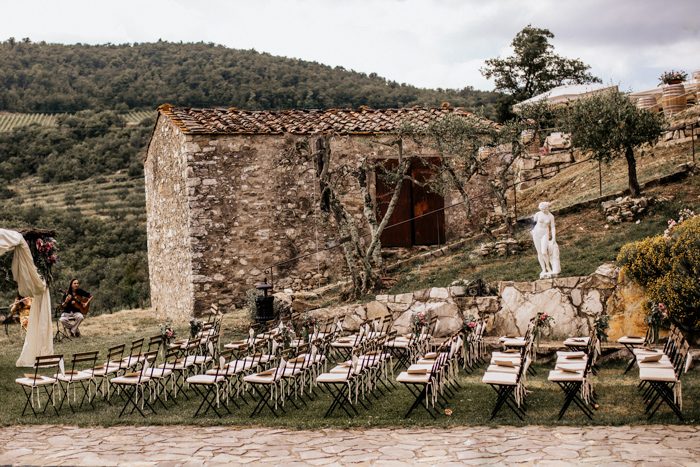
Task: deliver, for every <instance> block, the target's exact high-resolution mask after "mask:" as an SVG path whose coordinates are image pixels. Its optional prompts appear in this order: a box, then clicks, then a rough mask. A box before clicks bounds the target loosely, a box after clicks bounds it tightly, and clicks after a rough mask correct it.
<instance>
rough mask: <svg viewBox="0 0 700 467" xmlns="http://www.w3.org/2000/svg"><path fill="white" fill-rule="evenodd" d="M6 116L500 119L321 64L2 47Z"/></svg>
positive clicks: (225, 53)
mask: <svg viewBox="0 0 700 467" xmlns="http://www.w3.org/2000/svg"><path fill="white" fill-rule="evenodd" d="M0 83H1V88H0V111H9V112H46V113H61V112H77V111H80V110H85V109H93V110H100V109H113V110H119V111H126V110H128V109H155V108H156V107H157V106H158V105H160V104H162V103H164V102H168V103H171V104H174V105H180V106H189V107H212V106H226V107H239V108H245V109H287V108H331V107H358V106H360V105H367V106H370V107H375V108H387V107H403V106H412V105H429V106H436V105H440V104H441V103H442V102H445V101H447V102H450V104H452V105H454V106H462V107H466V108H468V109H470V110H472V111H475V112H478V111H482V112H483V113H484V114H485V115H487V116H493V115H494V103H495V101H496V98H497V97H498V94H496V93H493V92H485V91H476V90H474V89H472V88H471V87H466V88H464V89H462V90H442V89H437V90H433V89H420V88H417V87H415V86H410V85H407V84H399V83H397V82H394V81H389V80H386V79H384V78H382V77H380V76H377V74H376V73H371V74H369V75H368V74H365V73H357V72H354V71H349V70H346V69H344V68H342V67H335V68H334V67H330V66H326V65H322V64H319V63H316V62H309V61H304V60H297V59H290V58H284V57H277V56H273V55H270V54H267V53H259V52H256V51H255V50H237V49H230V48H227V47H224V46H220V45H215V44H211V43H209V44H205V43H201V42H200V43H195V44H182V43H171V42H163V41H159V42H157V43H145V44H123V45H112V44H106V45H84V44H75V45H61V44H47V43H45V42H39V43H33V42H31V41H29V40H28V39H24V40H22V41H16V40H14V39H9V40H6V41H4V42H2V43H0Z"/></svg>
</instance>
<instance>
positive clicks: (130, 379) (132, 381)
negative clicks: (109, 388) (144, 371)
mask: <svg viewBox="0 0 700 467" xmlns="http://www.w3.org/2000/svg"><path fill="white" fill-rule="evenodd" d="M149 379H151V378H149V377H148V376H142V377H141V381H140V382H141V384H143V383H145V382H147V381H148V380H149ZM109 382H110V383H112V384H127V385H130V386H133V385H137V384H139V377H138V376H117V377H116V378H112V379H110V380H109Z"/></svg>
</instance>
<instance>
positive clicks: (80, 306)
mask: <svg viewBox="0 0 700 467" xmlns="http://www.w3.org/2000/svg"><path fill="white" fill-rule="evenodd" d="M61 292H63V294H64V295H69V294H68V292H65V291H63V290H61ZM70 296H71V298H70V300H69V299H68V298H66V301H64V302H63V303H62V304H61V307H62V308H65V307H66V305H67V304H68V303H69V302H73V307H74V308H75V309H76V310H78V311H79V312H80V313H82V314H83V316H87V314H88V312H89V311H90V302H91V301H92V299H93V298H94V296H92V297H90V298H85V297H81V296H80V295H73V294H70Z"/></svg>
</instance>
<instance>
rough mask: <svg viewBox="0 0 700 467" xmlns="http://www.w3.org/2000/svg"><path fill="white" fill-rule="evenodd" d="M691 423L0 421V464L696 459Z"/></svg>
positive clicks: (699, 450)
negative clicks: (340, 425) (319, 425)
mask: <svg viewBox="0 0 700 467" xmlns="http://www.w3.org/2000/svg"><path fill="white" fill-rule="evenodd" d="M699 432H700V427H698V426H686V425H670V426H662V425H647V426H635V427H629V426H620V427H541V426H528V427H499V428H491V427H458V428H453V429H450V430H444V429H430V428H411V429H407V428H401V429H389V428H377V429H367V430H337V429H328V430H317V431H293V430H288V429H274V428H242V429H241V428H237V427H193V426H166V427H156V426H150V427H149V426H146V427H111V428H77V427H64V426H55V425H35V426H27V425H23V426H11V427H3V428H0V436H2V440H3V443H2V447H0V464H22V465H32V464H34V465H38V464H42V465H46V464H50V465H118V464H121V465H125V464H128V465H202V464H228V465H231V464H233V465H237V464H251V463H252V464H259V463H268V464H280V465H285V466H288V465H344V464H359V465H363V464H364V465H367V464H379V465H397V466H398V465H405V464H406V463H411V464H418V463H420V464H428V465H440V466H444V465H464V464H474V465H476V464H478V465H482V464H496V465H502V464H515V463H523V464H538V465H567V464H580V463H590V464H595V465H599V464H604V465H639V464H646V463H659V462H660V463H661V464H662V465H700V461H699V459H700V433H699Z"/></svg>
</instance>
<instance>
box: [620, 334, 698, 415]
mask: <svg viewBox="0 0 700 467" xmlns="http://www.w3.org/2000/svg"><path fill="white" fill-rule="evenodd" d="M689 351H690V344H689V343H688V340H687V339H686V338H685V336H684V335H683V333H682V332H681V330H680V329H679V328H678V327H676V326H675V325H673V324H672V325H671V329H670V332H669V336H668V339H667V340H666V343H665V344H664V346H663V348H662V349H653V348H651V347H648V346H647V347H642V348H635V349H633V354H634V361H635V362H636V364H637V365H638V367H639V389H640V391H641V392H642V395H643V397H644V401H645V405H646V408H645V412H646V413H647V414H648V418H649V419H651V418H652V417H653V416H654V414H655V413H656V412H657V411H658V410H659V408H660V407H661V406H662V405H663V404H664V403H665V404H666V405H668V406H669V408H670V409H671V410H672V411H673V413H674V414H676V416H677V417H678V418H679V419H680V420H683V394H682V390H681V387H682V383H681V377H682V375H683V374H684V373H685V372H686V371H687V370H688V364H689V362H690V358H689Z"/></svg>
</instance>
